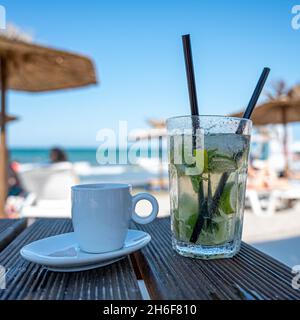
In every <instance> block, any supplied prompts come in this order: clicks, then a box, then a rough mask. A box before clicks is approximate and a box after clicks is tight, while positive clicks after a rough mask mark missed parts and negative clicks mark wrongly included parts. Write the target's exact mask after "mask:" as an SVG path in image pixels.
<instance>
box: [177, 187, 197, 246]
mask: <svg viewBox="0 0 300 320" xmlns="http://www.w3.org/2000/svg"><path fill="white" fill-rule="evenodd" d="M178 203H179V207H178V212H176V216H175V219H176V220H177V221H176V222H177V226H178V233H179V237H180V239H181V240H182V241H189V239H190V237H191V235H192V232H193V229H194V226H195V223H196V221H197V216H198V203H197V201H196V200H195V199H194V198H193V197H191V196H190V195H189V194H187V193H183V194H182V196H181V197H180V199H179V201H178Z"/></svg>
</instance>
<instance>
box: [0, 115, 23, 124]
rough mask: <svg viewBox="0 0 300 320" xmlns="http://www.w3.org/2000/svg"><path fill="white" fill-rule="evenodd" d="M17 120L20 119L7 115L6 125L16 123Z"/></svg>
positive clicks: (0, 118) (0, 119) (0, 120)
mask: <svg viewBox="0 0 300 320" xmlns="http://www.w3.org/2000/svg"><path fill="white" fill-rule="evenodd" d="M16 120H19V118H18V117H16V116H12V115H8V114H7V115H6V117H5V123H9V122H13V121H16ZM1 122H2V117H1V115H0V123H1Z"/></svg>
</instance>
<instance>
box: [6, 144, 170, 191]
mask: <svg viewBox="0 0 300 320" xmlns="http://www.w3.org/2000/svg"><path fill="white" fill-rule="evenodd" d="M64 151H65V153H66V155H67V159H68V161H70V162H72V163H74V164H78V163H88V164H89V165H90V166H92V170H91V173H90V174H89V175H81V176H80V175H79V178H80V181H81V182H83V183H99V182H120V183H130V184H132V185H133V186H135V187H139V186H143V187H144V186H145V185H146V183H147V182H148V181H149V180H151V179H155V178H157V174H154V173H153V172H149V171H148V170H146V169H144V168H142V167H140V166H139V165H136V164H120V163H118V161H117V163H116V164H105V165H104V164H99V163H98V162H97V158H96V151H97V149H96V148H65V149H64ZM113 151H115V152H116V159H122V158H123V159H124V156H125V155H126V153H127V155H128V150H122V149H117V150H113ZM49 153H50V149H49V148H11V149H10V150H9V159H10V161H17V162H19V163H21V164H28V163H32V164H43V163H48V162H49ZM145 155H146V157H151V156H152V157H157V156H158V153H154V154H152V155H151V152H150V150H141V151H140V153H139V154H137V157H139V156H143V157H145ZM162 157H163V159H164V160H165V159H166V151H165V150H163V151H162ZM93 169H94V170H93ZM165 175H166V173H165Z"/></svg>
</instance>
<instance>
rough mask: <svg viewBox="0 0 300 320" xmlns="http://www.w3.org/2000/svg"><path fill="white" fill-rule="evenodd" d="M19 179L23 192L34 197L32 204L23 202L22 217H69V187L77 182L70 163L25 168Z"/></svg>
mask: <svg viewBox="0 0 300 320" xmlns="http://www.w3.org/2000/svg"><path fill="white" fill-rule="evenodd" d="M20 179H21V182H22V184H23V186H24V188H25V190H27V191H28V192H29V193H30V194H31V196H32V195H34V197H35V201H34V203H33V204H32V203H30V204H29V205H26V202H25V205H24V206H23V207H22V209H21V216H22V217H70V216H71V200H70V199H71V186H72V185H74V184H77V183H78V181H79V179H78V178H77V176H76V174H75V172H74V170H73V166H72V164H71V163H69V162H62V163H57V164H51V165H46V166H40V167H33V168H27V169H26V168H25V170H24V171H21V172H20Z"/></svg>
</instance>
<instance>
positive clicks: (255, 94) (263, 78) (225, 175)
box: [190, 68, 270, 243]
mask: <svg viewBox="0 0 300 320" xmlns="http://www.w3.org/2000/svg"><path fill="white" fill-rule="evenodd" d="M269 73H270V68H264V69H263V71H262V73H261V76H260V78H259V80H258V82H257V85H256V87H255V90H254V92H253V94H252V96H251V99H250V101H249V103H248V106H247V108H246V110H245V112H244V114H243V118H242V119H250V117H251V115H252V112H253V110H254V108H255V106H256V104H257V101H258V99H259V96H260V94H261V92H262V89H263V87H264V85H265V83H266V81H267V78H268V75H269ZM244 127H245V121H243V120H242V121H240V123H239V126H238V128H237V130H236V134H242V133H243V131H244ZM228 178H229V174H228V173H227V172H225V173H223V174H222V176H221V178H220V181H219V183H218V186H217V188H216V191H215V194H214V196H213V199H212V201H211V206H210V208H209V216H210V218H212V217H213V216H214V214H215V212H216V211H217V209H218V206H219V202H220V199H221V196H222V193H223V191H224V188H225V185H226V182H227V180H228ZM198 219H199V220H202V219H203V218H201V217H198ZM199 226H200V223H198V221H197V222H196V224H195V227H194V230H193V233H192V236H191V238H190V241H191V242H193V243H195V242H196V241H197V239H198V237H199V235H200V232H201V229H202V226H203V223H202V225H201V227H199Z"/></svg>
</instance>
